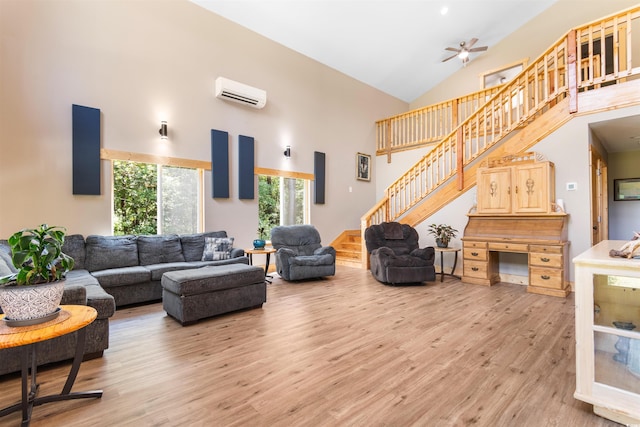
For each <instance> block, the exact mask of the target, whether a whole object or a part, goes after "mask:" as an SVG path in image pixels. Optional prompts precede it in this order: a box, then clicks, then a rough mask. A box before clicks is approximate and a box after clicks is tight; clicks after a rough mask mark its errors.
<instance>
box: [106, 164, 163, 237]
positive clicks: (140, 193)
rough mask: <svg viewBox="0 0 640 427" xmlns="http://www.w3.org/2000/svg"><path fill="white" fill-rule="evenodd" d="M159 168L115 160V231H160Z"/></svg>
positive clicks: (128, 232)
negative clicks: (158, 224)
mask: <svg viewBox="0 0 640 427" xmlns="http://www.w3.org/2000/svg"><path fill="white" fill-rule="evenodd" d="M157 182H158V167H157V166H156V165H152V164H147V163H135V162H126V161H114V162H113V209H114V224H113V234H115V235H125V234H156V233H157V231H158V226H157V223H158V201H157Z"/></svg>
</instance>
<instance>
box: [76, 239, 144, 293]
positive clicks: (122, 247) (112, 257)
mask: <svg viewBox="0 0 640 427" xmlns="http://www.w3.org/2000/svg"><path fill="white" fill-rule="evenodd" d="M86 248H87V258H86V260H85V268H86V269H87V270H89V271H91V272H94V271H99V270H108V269H110V268H119V267H131V266H134V265H138V245H137V244H136V236H87V240H86ZM133 283H136V282H133Z"/></svg>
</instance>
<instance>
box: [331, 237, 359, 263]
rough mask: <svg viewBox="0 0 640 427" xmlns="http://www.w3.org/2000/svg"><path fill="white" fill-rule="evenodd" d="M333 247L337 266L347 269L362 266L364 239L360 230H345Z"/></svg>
mask: <svg viewBox="0 0 640 427" xmlns="http://www.w3.org/2000/svg"><path fill="white" fill-rule="evenodd" d="M331 246H333V248H334V249H335V250H336V264H338V265H346V266H347V267H358V268H359V267H361V266H362V237H361V232H360V230H345V231H343V232H342V233H341V234H340V235H339V236H338V237H337V238H336V239H335V240H334V241H333V242H331Z"/></svg>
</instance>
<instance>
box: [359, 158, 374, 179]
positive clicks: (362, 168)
mask: <svg viewBox="0 0 640 427" xmlns="http://www.w3.org/2000/svg"><path fill="white" fill-rule="evenodd" d="M356 178H357V179H359V180H360V181H371V156H370V155H368V154H364V153H358V154H357V155H356Z"/></svg>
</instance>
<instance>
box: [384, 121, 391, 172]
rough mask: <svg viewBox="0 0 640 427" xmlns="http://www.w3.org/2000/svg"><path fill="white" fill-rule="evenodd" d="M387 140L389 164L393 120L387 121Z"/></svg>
mask: <svg viewBox="0 0 640 427" xmlns="http://www.w3.org/2000/svg"><path fill="white" fill-rule="evenodd" d="M386 127H387V129H386V131H387V138H386V144H385V145H386V147H385V148H386V150H387V163H391V119H388V120H387V126H386Z"/></svg>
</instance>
